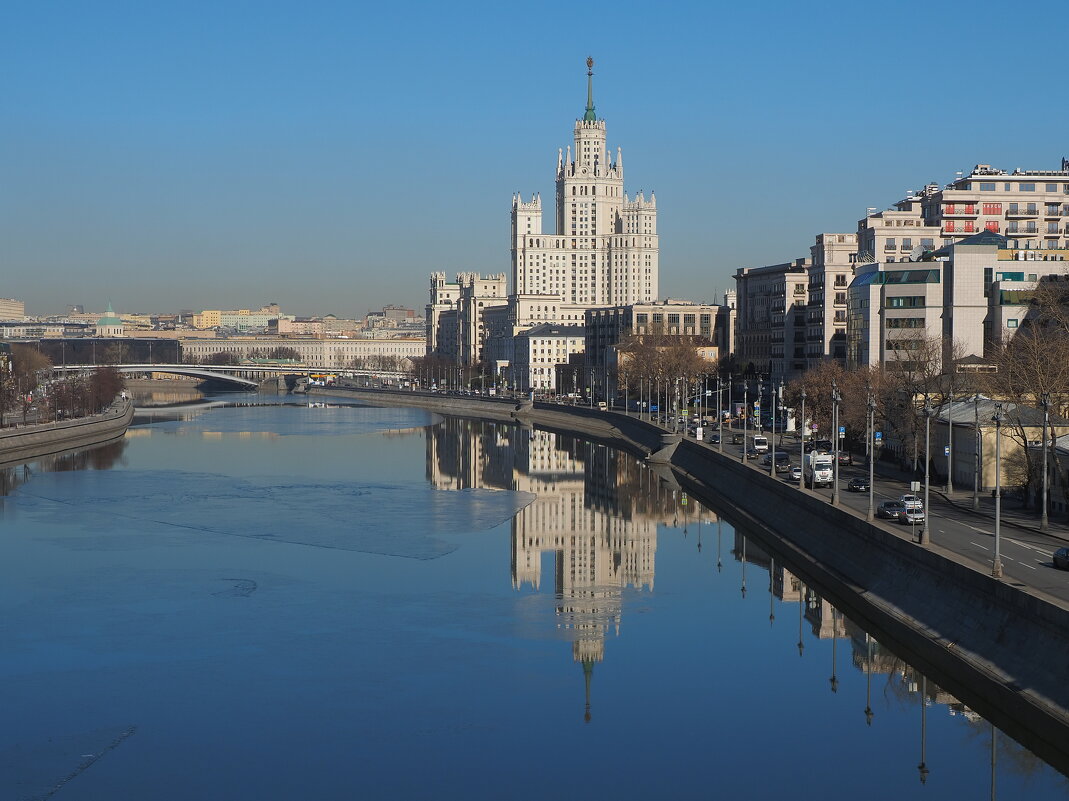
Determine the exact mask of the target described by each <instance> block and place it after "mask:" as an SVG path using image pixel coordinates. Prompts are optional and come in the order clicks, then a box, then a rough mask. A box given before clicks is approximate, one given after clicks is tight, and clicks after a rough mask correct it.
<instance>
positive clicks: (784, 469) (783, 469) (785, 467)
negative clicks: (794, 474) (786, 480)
mask: <svg viewBox="0 0 1069 801" xmlns="http://www.w3.org/2000/svg"><path fill="white" fill-rule="evenodd" d="M776 472H777V473H789V472H791V463H790V462H781V461H779V460H778V459H777V460H776Z"/></svg>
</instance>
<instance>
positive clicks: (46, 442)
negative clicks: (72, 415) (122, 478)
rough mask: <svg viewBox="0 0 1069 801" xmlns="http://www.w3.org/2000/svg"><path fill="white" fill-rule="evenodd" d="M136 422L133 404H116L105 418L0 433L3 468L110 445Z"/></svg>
mask: <svg viewBox="0 0 1069 801" xmlns="http://www.w3.org/2000/svg"><path fill="white" fill-rule="evenodd" d="M133 419H134V406H133V404H132V403H130V402H129V401H117V402H116V404H115V405H113V406H112V407H110V408H109V409H108V410H107V411H105V412H103V413H102V414H94V415H90V416H89V417H80V418H78V419H76V420H63V421H61V422H58V423H42V424H40V425H30V426H20V427H18V428H4V429H0V467H7V466H10V465H14V464H21V463H22V462H28V461H29V460H31V459H37V458H39V457H41V456H48V455H50V454H53V453H62V452H64V451H69V450H74V449H76V448H85V447H88V446H90V445H100V444H102V443H105V442H110V441H112V440H114V439H118V438H119V437H121V436H123V435H124V434H125V433H126V429H127V428H129V427H130V422H131V421H132V420H133Z"/></svg>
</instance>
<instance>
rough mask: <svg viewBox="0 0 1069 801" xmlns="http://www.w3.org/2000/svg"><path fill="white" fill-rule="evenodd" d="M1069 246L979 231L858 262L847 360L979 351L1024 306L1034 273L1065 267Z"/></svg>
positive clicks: (1010, 328) (1068, 267)
mask: <svg viewBox="0 0 1069 801" xmlns="http://www.w3.org/2000/svg"><path fill="white" fill-rule="evenodd" d="M1067 255H1069V250H1067V249H1064V248H1059V249H1053V248H1043V249H1039V248H1032V247H1024V248H1022V247H1019V246H1018V243H1017V242H1015V241H1014V240H1008V239H1007V238H1006V237H1004V236H1001V235H999V234H996V233H994V232H993V231H988V230H985V231H981V232H979V233H977V234H974V235H973V236H971V237H969V238H966V239H963V240H961V241H958V242H955V243H953V244H951V245H948V246H946V247H943V248H940V249H938V250H936V251H934V252H933V253H931V254H929V255H928V256H926V257H925V260H923V261H919V262H912V263H910V262H907V263H904V264H903V263H901V262H881V263H859V264H858V265H857V267H856V270H855V277H854V279H853V281H852V282H851V284H850V288H849V290H848V315H847V342H848V347H847V355H848V359H847V364H848V367H849V368H851V369H855V368H858V367H866V366H877V365H882V366H885V367H891V368H898V369H914V368H915V367H917V366H918V365H917V364H916V359H917V358H918V356H919V355H923V357H924V358H928V357H929V356H931V353H930V348H928V347H927V346H925V345H924V340H930V341H931V340H935V341H938V342H939V343H941V345H942V347H941V349H940V350H941V352H939V353H938V355H937V356H936V358H939V359H947V358H949V357H950V356H951V355H952V354H953V353H954V351H958V355H959V356H965V357H974V358H983V357H984V356H988V355H990V352H991V347H992V346H993V345H996V344H998V343H1001V342H1004V341H1005V340H1006V339H1007V338H1008V337H1010V336H1012V335H1013V332H1014V331H1015V330H1016V329H1017V328H1018V327H1019V326H1020V324H1021V322H1022V321H1023V319H1024V318H1025V316H1026V315H1027V313H1028V300H1029V293H1030V292H1031V291H1032V290H1034V289H1035V287H1036V286H1037V284H1038V282H1039V281H1042V280H1045V279H1049V277H1050V276H1055V277H1057V278H1058V279H1059V280H1064V279H1062V276H1065V275H1067V274H1069V261H1066V256H1067Z"/></svg>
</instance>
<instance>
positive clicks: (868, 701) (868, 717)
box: [865, 631, 874, 726]
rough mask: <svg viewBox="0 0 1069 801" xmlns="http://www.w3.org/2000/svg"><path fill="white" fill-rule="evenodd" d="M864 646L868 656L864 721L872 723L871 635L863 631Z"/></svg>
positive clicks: (866, 661)
mask: <svg viewBox="0 0 1069 801" xmlns="http://www.w3.org/2000/svg"><path fill="white" fill-rule="evenodd" d="M865 646H866V648H867V650H868V656H867V658H866V659H865V723H867V724H868V725H869V726H871V725H872V717H873V714H874V713H873V711H872V637H870V636H869V633H868V632H867V631H866V632H865Z"/></svg>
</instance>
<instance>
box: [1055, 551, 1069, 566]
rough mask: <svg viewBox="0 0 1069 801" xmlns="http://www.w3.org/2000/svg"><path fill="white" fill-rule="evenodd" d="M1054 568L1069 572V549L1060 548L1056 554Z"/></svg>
mask: <svg viewBox="0 0 1069 801" xmlns="http://www.w3.org/2000/svg"><path fill="white" fill-rule="evenodd" d="M1054 566H1055V567H1056V568H1058V569H1059V570H1069V548H1059V549H1058V550H1056V551H1055V552H1054Z"/></svg>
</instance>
